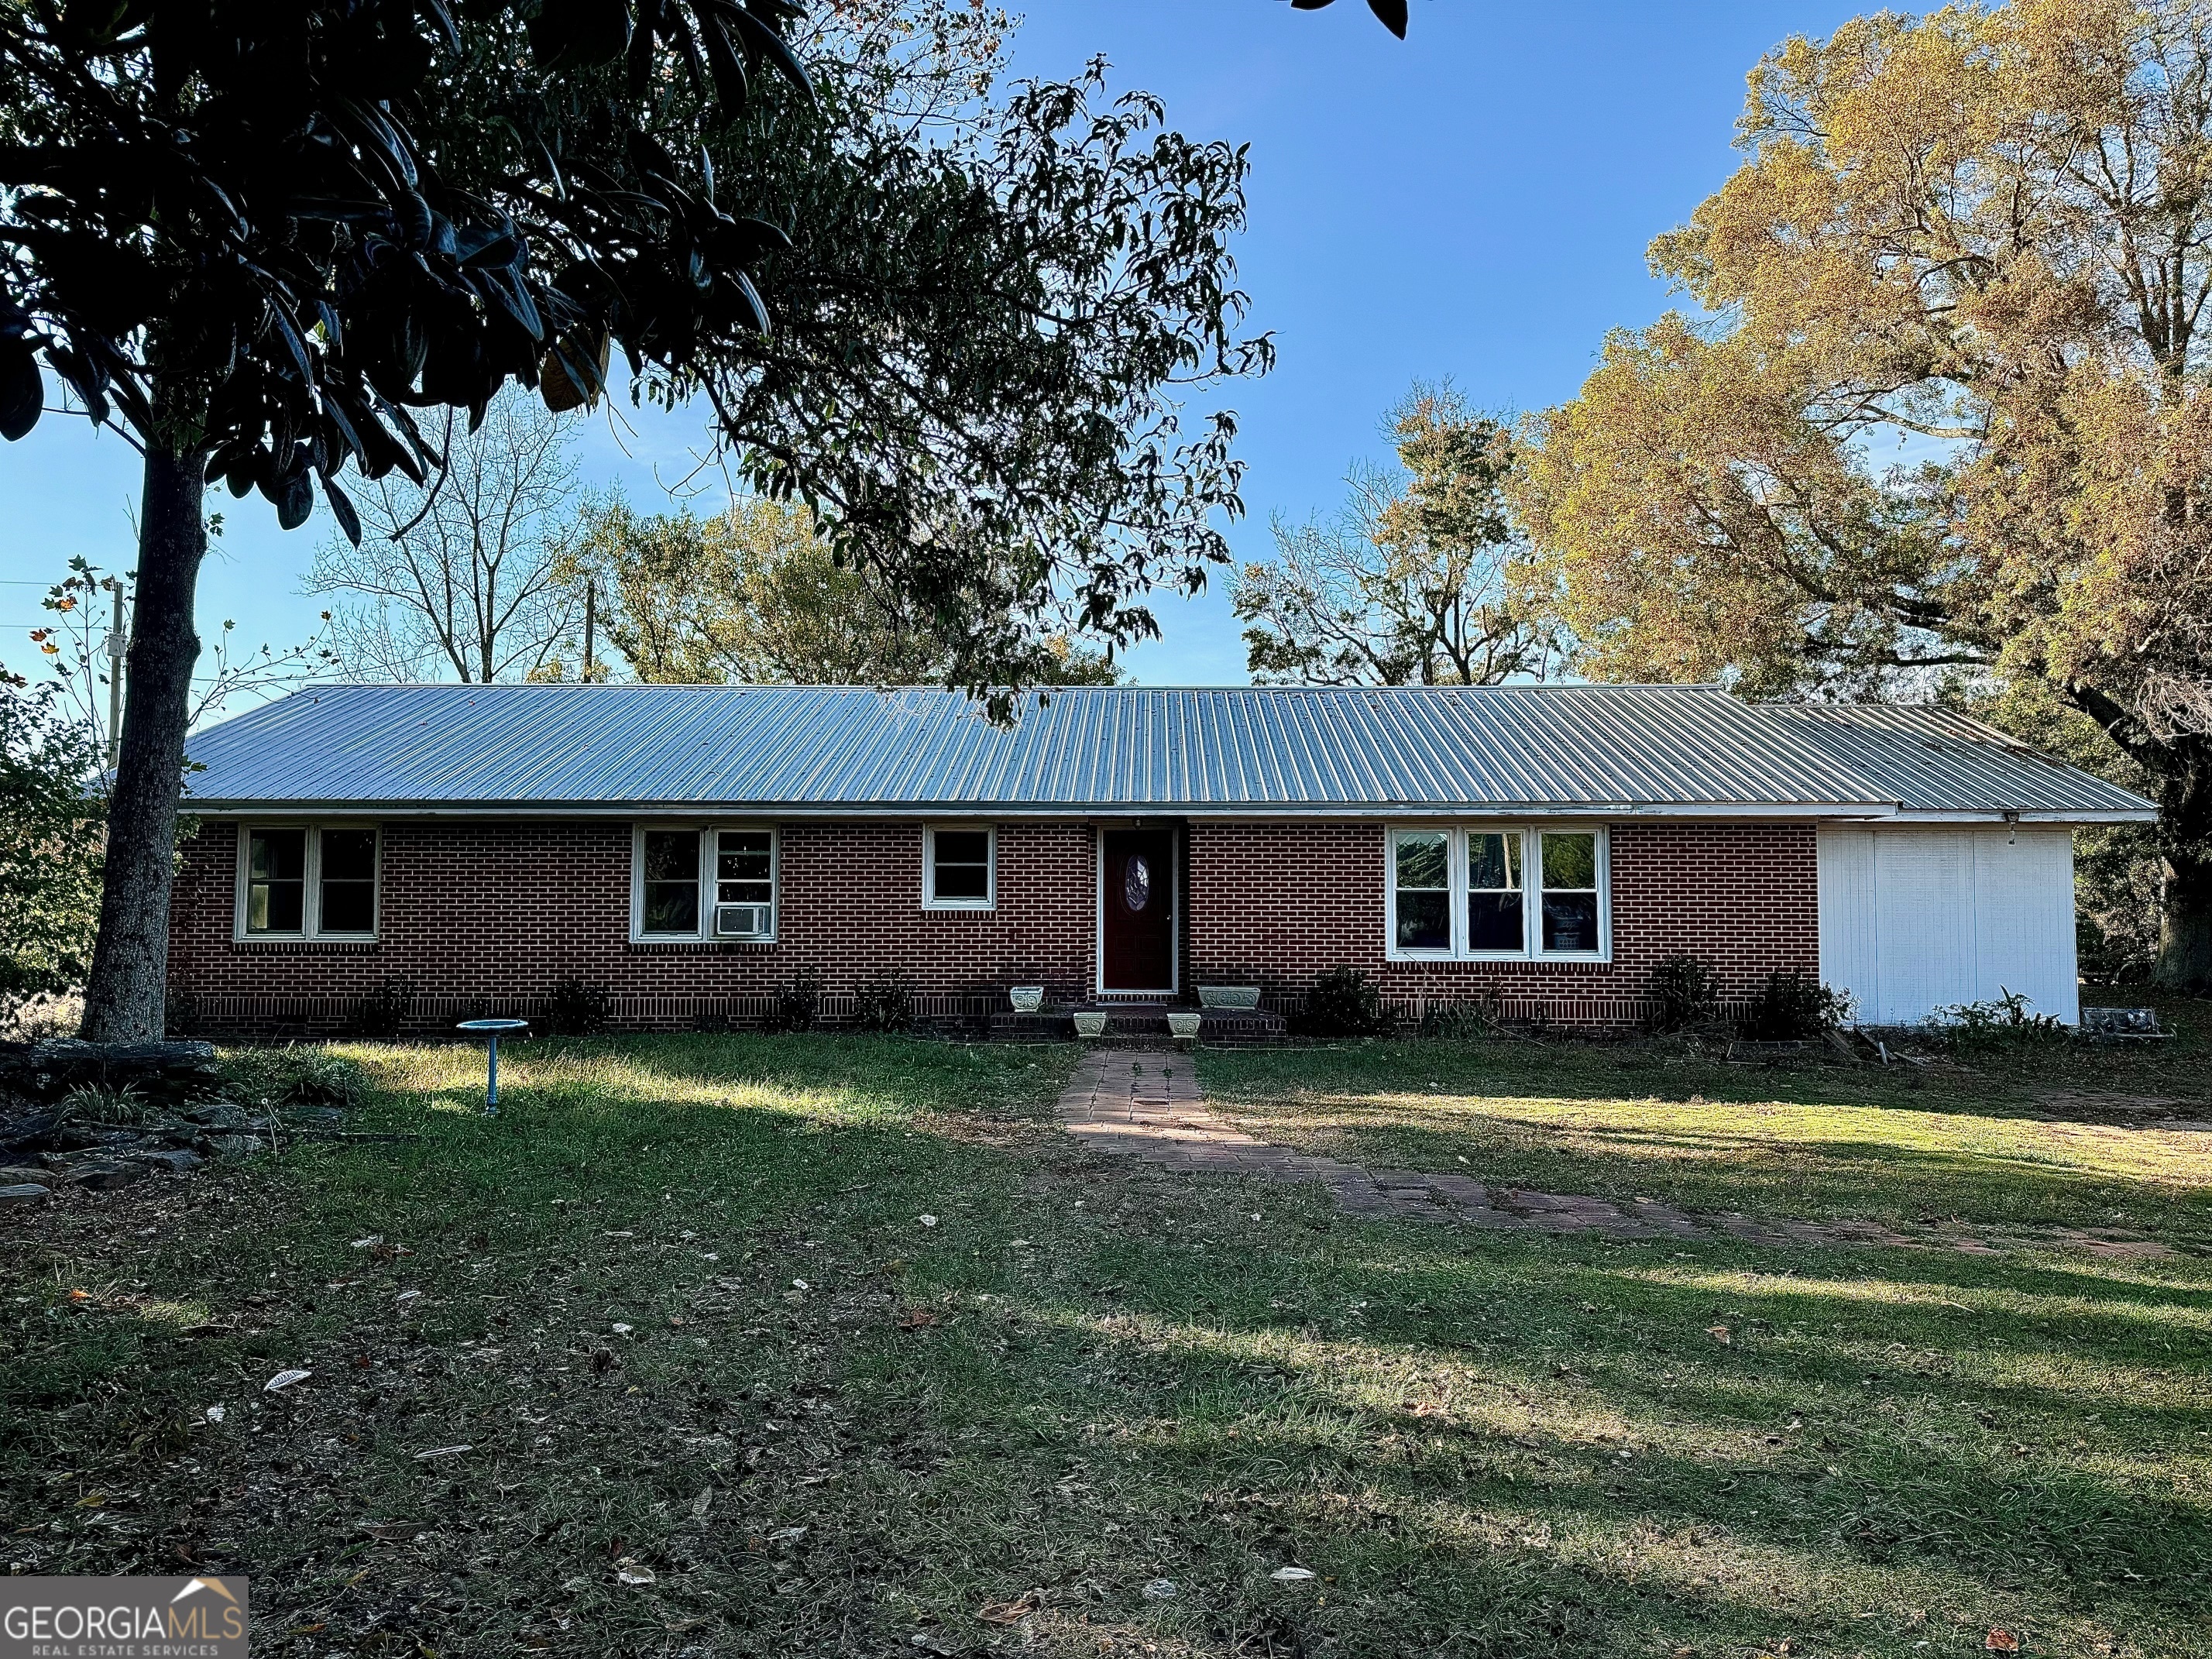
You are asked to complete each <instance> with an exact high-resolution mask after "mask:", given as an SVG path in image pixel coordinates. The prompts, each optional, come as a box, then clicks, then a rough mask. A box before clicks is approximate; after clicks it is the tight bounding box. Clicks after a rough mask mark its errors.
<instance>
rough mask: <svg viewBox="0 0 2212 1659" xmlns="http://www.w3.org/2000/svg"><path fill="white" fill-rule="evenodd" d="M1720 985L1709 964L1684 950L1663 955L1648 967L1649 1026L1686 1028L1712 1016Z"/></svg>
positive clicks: (1680, 1029)
mask: <svg viewBox="0 0 2212 1659" xmlns="http://www.w3.org/2000/svg"><path fill="white" fill-rule="evenodd" d="M1719 1006H1720V987H1719V986H1718V984H1717V982H1716V980H1715V975H1714V974H1713V970H1712V967H1711V964H1710V963H1706V962H1705V961H1703V960H1702V959H1700V958H1699V957H1693V956H1690V955H1687V954H1684V955H1680V956H1672V957H1661V958H1660V959H1659V960H1658V961H1657V962H1656V963H1654V964H1652V969H1651V1029H1652V1030H1655V1031H1658V1032H1662V1033H1663V1032H1668V1031H1686V1030H1689V1029H1690V1028H1691V1027H1692V1026H1696V1025H1702V1024H1705V1022H1706V1021H1707V1020H1709V1019H1711V1018H1712V1017H1713V1014H1714V1012H1715V1011H1716V1010H1717V1008H1718V1007H1719Z"/></svg>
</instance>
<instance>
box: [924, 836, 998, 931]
mask: <svg viewBox="0 0 2212 1659" xmlns="http://www.w3.org/2000/svg"><path fill="white" fill-rule="evenodd" d="M940 829H943V830H946V831H949V832H951V833H952V834H954V835H963V836H975V835H980V836H983V837H984V854H983V860H984V867H983V896H982V897H981V898H979V899H975V898H939V897H938V896H937V832H938V831H939V830H940ZM921 908H923V909H925V910H995V909H997V908H999V826H998V825H996V824H995V823H927V824H924V825H923V826H922V829H921Z"/></svg>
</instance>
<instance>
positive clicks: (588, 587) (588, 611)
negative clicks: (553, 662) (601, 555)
mask: <svg viewBox="0 0 2212 1659" xmlns="http://www.w3.org/2000/svg"><path fill="white" fill-rule="evenodd" d="M598 626H599V578H598V577H596V576H588V577H586V578H585V580H584V684H586V685H589V684H591V683H592V679H593V678H594V676H593V675H592V631H593V630H594V629H596V628H597V627H598Z"/></svg>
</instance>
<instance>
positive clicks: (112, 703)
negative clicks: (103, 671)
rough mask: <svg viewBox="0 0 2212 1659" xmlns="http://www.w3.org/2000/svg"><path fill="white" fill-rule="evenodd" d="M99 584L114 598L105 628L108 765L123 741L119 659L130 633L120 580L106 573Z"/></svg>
mask: <svg viewBox="0 0 2212 1659" xmlns="http://www.w3.org/2000/svg"><path fill="white" fill-rule="evenodd" d="M100 586H102V587H104V588H106V590H107V591H108V592H110V593H111V594H112V595H113V596H114V598H115V622H114V625H113V626H112V627H111V628H110V629H108V630H107V763H108V765H109V766H111V767H112V766H113V765H114V764H115V756H116V751H117V750H118V748H119V747H120V746H121V744H122V742H123V659H124V658H125V656H126V655H127V654H128V653H129V652H130V650H131V634H130V624H129V623H128V622H127V621H126V620H125V617H124V614H123V584H122V583H121V582H119V581H118V580H116V579H115V578H114V577H112V576H109V577H106V578H105V579H103V580H101V582H100Z"/></svg>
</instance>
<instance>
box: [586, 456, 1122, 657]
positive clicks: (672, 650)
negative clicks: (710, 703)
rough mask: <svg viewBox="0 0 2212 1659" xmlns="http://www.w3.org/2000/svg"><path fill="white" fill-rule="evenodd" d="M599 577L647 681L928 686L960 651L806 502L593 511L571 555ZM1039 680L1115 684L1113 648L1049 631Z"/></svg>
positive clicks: (626, 648) (624, 646)
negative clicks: (848, 559) (843, 556)
mask: <svg viewBox="0 0 2212 1659" xmlns="http://www.w3.org/2000/svg"><path fill="white" fill-rule="evenodd" d="M566 560H567V568H566V572H565V580H566V584H567V586H568V591H569V592H571V593H572V594H573V593H574V592H576V591H577V590H578V588H579V587H580V586H581V585H582V584H583V583H585V582H586V581H589V582H592V583H593V584H594V585H595V588H596V592H597V593H598V595H599V604H600V606H601V611H600V615H601V617H602V619H603V624H604V628H605V637H606V640H607V641H608V643H610V644H611V645H612V646H613V647H615V649H616V650H617V651H618V652H619V653H621V655H622V657H623V660H624V661H625V662H626V663H627V664H628V665H629V671H630V672H632V673H633V674H635V676H636V677H637V678H639V679H641V680H646V681H653V682H663V683H673V684H802V685H921V684H928V683H931V682H941V681H943V680H944V679H945V677H946V675H947V673H948V672H949V671H950V670H951V666H952V665H953V664H954V663H955V662H957V660H958V659H959V655H960V652H961V642H960V641H947V640H945V638H943V637H942V636H941V635H940V634H939V631H938V630H937V629H936V628H935V627H934V626H933V624H932V623H930V621H929V620H928V619H927V617H919V616H917V615H915V614H914V612H913V611H911V610H910V609H909V608H907V607H905V606H903V605H902V602H901V599H900V597H899V596H898V595H897V594H896V593H894V592H887V591H885V590H884V588H883V587H882V586H879V585H877V584H874V583H872V582H871V581H870V580H868V579H867V577H866V574H864V573H863V572H862V571H861V570H860V569H858V568H854V566H851V565H849V564H847V565H841V564H839V563H838V562H837V561H836V557H835V556H834V555H833V553H832V551H831V550H830V547H829V543H828V542H827V541H826V540H825V539H824V538H823V537H822V536H821V534H820V533H819V532H818V531H817V526H816V525H815V522H814V519H813V515H812V514H811V513H809V512H807V511H806V509H805V508H804V507H799V506H796V505H794V504H792V503H788V502H784V501H774V500H770V499H769V498H767V497H765V496H760V495H748V496H741V497H739V498H738V499H737V500H736V501H733V502H732V504H731V506H730V507H729V509H728V510H727V511H726V512H725V513H718V514H716V515H714V516H713V517H711V518H701V517H698V516H696V515H695V514H692V513H688V512H684V513H659V514H646V513H639V512H636V511H635V509H633V508H632V507H629V504H628V503H627V502H624V501H619V500H616V501H601V502H596V503H594V504H592V506H591V507H587V508H586V511H585V513H583V515H582V517H581V519H580V522H579V524H578V526H577V527H576V531H575V533H574V535H573V536H572V537H571V538H569V541H568V546H567V550H566ZM1023 668H1024V672H1023V676H1022V680H1023V683H1024V684H1030V685H1048V686H1049V685H1108V684H1114V683H1115V680H1117V679H1118V678H1120V676H1119V674H1118V673H1117V671H1115V668H1114V667H1113V665H1112V664H1111V663H1110V661H1109V659H1107V657H1106V656H1105V655H1104V654H1103V653H1099V652H1097V651H1094V650H1088V649H1085V648H1084V647H1080V646H1078V645H1075V644H1074V643H1073V642H1072V641H1069V640H1068V639H1067V638H1066V636H1065V635H1053V634H1049V633H1042V634H1039V635H1037V636H1036V646H1035V648H1034V651H1033V653H1032V654H1031V655H1030V659H1028V660H1027V661H1026V662H1025V663H1024V665H1023Z"/></svg>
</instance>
